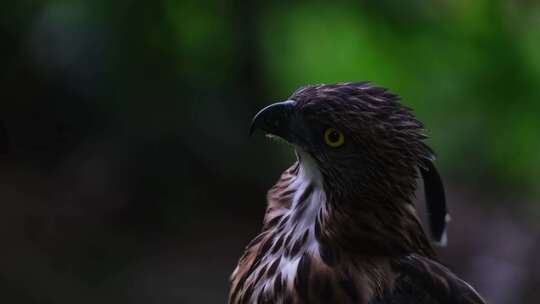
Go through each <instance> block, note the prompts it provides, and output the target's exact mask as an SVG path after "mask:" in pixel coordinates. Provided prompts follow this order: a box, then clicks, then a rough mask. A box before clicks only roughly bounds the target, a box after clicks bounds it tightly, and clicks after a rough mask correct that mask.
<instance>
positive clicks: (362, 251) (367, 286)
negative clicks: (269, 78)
mask: <svg viewBox="0 0 540 304" xmlns="http://www.w3.org/2000/svg"><path fill="white" fill-rule="evenodd" d="M256 129H260V130H262V131H264V132H265V133H266V134H267V135H268V136H270V137H276V138H279V139H282V140H284V141H286V142H288V143H289V144H291V145H292V146H293V147H294V150H295V152H296V156H297V161H296V162H295V163H294V164H293V165H292V166H291V167H290V168H288V169H287V170H285V172H283V174H282V175H281V177H280V178H279V180H278V181H277V183H276V184H275V185H274V186H273V187H272V188H271V189H270V190H269V191H268V194H267V209H266V214H265V216H264V224H263V229H262V232H261V233H260V234H259V235H258V236H257V237H255V238H254V239H253V240H252V241H251V242H250V243H249V244H248V245H247V247H246V249H245V252H244V255H243V256H242V257H241V258H240V261H239V262H238V266H237V267H236V269H235V270H234V272H233V274H232V276H231V289H230V293H229V303H230V304H238V303H284V304H285V303H287V304H288V303H298V304H305V303H344V304H347V303H350V304H390V303H391V304H403V303H411V304H412V303H415V304H427V303H433V304H443V303H448V304H450V303H462V304H472V303H475V304H480V303H485V302H484V300H483V299H482V298H481V296H480V295H479V294H478V293H477V292H476V291H475V290H474V289H473V288H472V287H471V286H470V285H469V284H467V283H466V282H465V281H463V280H461V279H460V278H458V277H457V276H456V275H455V274H453V273H452V272H451V271H450V270H449V269H448V268H446V267H444V266H443V265H441V264H440V263H439V261H438V259H437V257H436V254H435V251H434V249H433V247H432V243H431V241H435V242H439V243H445V242H446V233H445V230H446V222H447V218H448V215H447V212H446V203H445V195H444V188H443V184H442V182H441V179H440V176H439V174H438V173H437V170H436V169H435V166H434V165H433V160H434V153H433V152H432V150H431V149H430V148H429V147H428V146H427V145H426V144H425V143H424V139H426V136H425V135H424V133H423V132H424V128H423V125H422V123H420V122H419V121H418V120H417V119H416V118H415V117H414V115H413V114H412V110H411V109H410V108H407V107H405V106H403V105H402V104H401V103H400V100H399V97H398V96H397V95H395V94H392V93H390V92H389V91H387V90H386V89H384V88H381V87H377V86H374V85H371V84H370V83H369V82H355V83H338V84H330V85H311V86H306V87H303V88H300V89H299V90H297V91H296V92H294V93H293V95H292V96H291V97H290V98H289V99H288V100H287V101H284V102H278V103H274V104H271V105H269V106H267V107H266V108H264V109H262V110H261V111H260V112H259V113H258V114H256V115H255V117H254V118H253V122H252V126H251V132H253V131H254V130H256ZM420 176H421V177H422V178H423V182H424V189H425V195H426V203H427V210H428V213H429V216H428V220H429V224H430V236H431V240H430V238H429V237H428V236H427V235H426V233H425V232H424V230H423V228H422V225H421V223H420V220H419V218H418V215H417V212H416V208H415V205H414V203H413V197H414V192H415V189H416V187H417V180H418V178H419V177H420Z"/></svg>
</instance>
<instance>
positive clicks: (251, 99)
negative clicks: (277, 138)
mask: <svg viewBox="0 0 540 304" xmlns="http://www.w3.org/2000/svg"><path fill="white" fill-rule="evenodd" d="M0 37H1V39H2V47H1V48H0V68H1V70H0V114H1V115H0V122H1V124H0V138H2V145H1V147H2V149H1V150H2V153H1V155H0V164H1V168H2V169H1V170H0V171H2V173H0V179H1V183H0V200H1V201H2V205H3V206H4V207H3V208H4V209H5V210H4V211H3V212H2V215H1V216H0V222H2V226H1V229H0V231H2V232H1V235H0V241H1V242H2V244H3V246H2V247H5V248H6V250H5V255H4V256H2V255H0V263H2V264H1V265H0V266H1V267H0V282H1V283H2V284H0V285H1V286H0V301H1V302H6V301H7V300H9V301H7V302H6V303H8V302H9V303H74V302H76V303H86V302H88V303H95V302H96V301H99V302H102V303H223V302H225V299H226V293H227V288H228V283H227V277H228V275H229V273H230V272H231V271H232V269H233V268H234V266H235V263H236V258H237V257H238V256H239V255H240V254H241V252H242V248H243V246H244V245H245V244H246V243H247V242H248V241H249V239H250V237H252V236H254V235H255V234H256V232H257V231H258V229H259V228H260V227H259V226H260V221H261V219H262V215H263V212H264V193H265V191H266V189H268V188H269V187H270V186H271V185H272V183H273V182H274V181H275V179H276V178H277V176H278V175H279V172H280V171H281V170H283V169H284V168H286V167H287V165H288V164H289V163H290V162H291V161H292V160H293V154H292V153H291V151H290V150H289V148H288V147H285V146H276V145H268V144H267V143H266V141H265V140H264V139H262V138H260V137H254V138H251V139H250V138H248V136H247V131H248V127H249V123H250V119H251V117H252V115H253V114H254V113H255V112H256V111H257V110H258V109H259V108H261V107H262V106H264V105H266V104H268V103H271V102H274V101H280V100H284V99H286V98H287V97H288V96H289V95H290V94H291V93H292V92H293V91H294V90H295V89H296V88H298V87H299V86H302V85H305V84H314V83H333V82H342V81H357V80H370V81H372V82H374V83H376V84H378V85H381V86H384V87H387V88H389V89H390V90H391V91H393V92H395V93H398V94H399V95H400V96H401V97H402V99H403V103H405V104H406V105H408V106H410V107H412V108H413V109H415V113H416V114H417V116H418V117H419V118H420V120H422V121H423V122H424V123H425V125H426V126H427V129H428V131H427V133H428V135H429V136H430V139H429V144H430V145H431V146H432V147H433V148H434V149H435V151H436V152H437V154H438V160H437V165H438V167H439V168H440V171H441V172H442V175H443V177H444V179H445V181H446V184H447V187H448V197H449V204H450V208H451V210H453V211H454V212H453V222H452V226H451V230H450V247H449V248H447V249H442V250H440V252H441V256H442V260H443V261H445V262H446V263H447V264H449V265H450V267H452V268H453V269H455V270H456V272H457V273H458V274H460V275H461V276H463V277H464V278H466V279H467V280H469V281H471V282H472V283H473V285H475V286H477V287H478V289H479V290H480V292H482V293H483V294H485V295H486V297H487V298H488V299H489V300H490V303H536V302H537V300H538V298H540V293H539V291H538V290H537V288H536V286H538V284H540V264H539V263H538V261H536V258H535V257H537V256H538V254H540V225H539V224H538V223H539V219H540V203H539V202H538V200H539V198H540V187H539V182H538V181H539V180H540V135H539V134H540V119H539V118H540V90H539V85H540V3H538V2H537V1H527V0H513V1H500V0H491V1H488V0H477V1H465V0H457V1H446V0H440V1H421V0H412V1H391V0H379V1H333V2H327V1H296V2H293V1H265V2H262V1H261V2H252V1H195V0H193V1H173V0H158V1H142V0H126V1H104V0H97V1H82V0H78V1H77V0H72V1H45V0H43V1H38V0H34V1H30V0H27V1H25V0H21V1H11V2H5V3H3V4H2V6H1V7H0ZM420 197H421V195H419V198H420ZM420 201H421V199H420ZM419 206H420V207H421V206H422V203H419ZM2 297H3V298H5V299H6V300H3V299H2Z"/></svg>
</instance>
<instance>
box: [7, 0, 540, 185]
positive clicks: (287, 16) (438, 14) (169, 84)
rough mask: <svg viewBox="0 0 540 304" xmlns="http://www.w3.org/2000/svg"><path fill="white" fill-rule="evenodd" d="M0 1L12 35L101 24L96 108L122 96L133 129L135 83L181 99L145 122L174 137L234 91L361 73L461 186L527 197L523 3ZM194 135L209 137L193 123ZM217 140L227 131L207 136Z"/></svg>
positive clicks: (531, 6)
mask: <svg viewBox="0 0 540 304" xmlns="http://www.w3.org/2000/svg"><path fill="white" fill-rule="evenodd" d="M9 6H11V9H10V10H6V11H4V12H2V15H3V16H2V22H3V23H4V25H5V26H6V27H7V28H11V30H12V31H15V32H21V31H24V28H21V27H20V25H21V24H23V25H25V26H26V27H27V29H31V28H32V26H33V25H32V24H33V23H32V22H35V20H39V18H42V17H43V16H47V17H48V18H49V19H48V20H49V21H51V20H53V21H54V22H57V23H58V24H59V26H61V27H64V28H65V30H66V32H67V35H73V36H77V35H84V34H85V33H86V32H85V30H84V28H87V29H88V30H89V31H100V32H101V33H102V34H103V36H104V39H105V46H104V47H105V48H106V51H105V52H103V53H100V54H101V55H105V57H106V58H103V60H104V61H105V67H104V68H103V70H102V71H100V75H99V77H102V75H101V73H102V74H103V77H104V78H102V79H97V80H95V81H96V82H98V83H100V84H101V85H103V86H106V87H107V89H108V90H109V91H108V92H107V91H106V90H104V91H103V92H106V93H104V94H105V95H108V96H105V97H107V98H108V99H107V98H106V99H101V100H102V102H103V103H104V104H102V105H101V106H100V108H101V109H102V111H104V112H111V111H112V112H114V111H123V109H124V107H125V105H122V103H130V105H129V107H132V108H136V109H139V110H138V111H137V110H132V111H130V113H129V114H128V116H127V117H128V118H126V116H124V115H120V116H121V117H118V118H119V119H135V120H137V119H140V120H142V121H144V129H145V130H146V131H143V130H140V131H141V132H143V133H144V132H150V133H149V134H151V132H153V131H148V128H149V123H148V121H147V120H148V116H147V115H148V112H146V110H145V107H146V106H147V104H144V103H143V104H139V105H138V104H136V103H134V102H132V100H141V99H142V98H135V99H133V98H131V96H130V94H137V95H139V94H141V91H145V89H144V88H139V90H131V89H132V88H133V87H134V86H136V85H137V84H146V85H147V87H148V88H149V89H148V91H145V92H143V94H146V95H147V97H148V98H149V99H159V98H164V99H165V98H167V97H168V96H182V95H183V96H186V99H185V100H182V102H181V103H179V102H178V100H173V99H170V98H169V102H166V107H168V108H167V111H166V112H167V113H169V114H167V113H165V114H164V113H162V112H160V113H159V115H157V116H156V117H157V118H156V120H155V121H154V122H153V123H150V125H152V124H155V128H157V129H159V130H168V131H163V132H175V131H174V130H176V129H177V128H178V127H179V126H181V124H179V123H177V122H176V115H177V113H178V112H179V111H183V110H184V111H186V116H185V117H183V118H184V119H188V120H189V119H191V120H192V121H190V122H189V123H190V124H191V123H192V124H197V123H200V122H198V119H197V118H194V117H193V113H195V112H197V111H200V110H204V109H206V108H208V107H216V108H217V109H220V111H224V112H222V113H216V114H214V115H215V116H219V115H222V114H223V115H227V114H226V113H227V111H234V110H236V108H237V107H236V108H235V106H234V105H232V106H229V105H227V104H226V103H224V102H226V101H227V102H228V100H231V99H233V98H237V97H239V96H240V98H241V99H242V100H244V101H245V102H252V103H253V104H254V105H251V106H249V107H247V109H249V110H252V109H256V108H257V107H258V106H260V105H263V104H265V103H268V102H270V101H272V100H276V99H284V98H286V96H287V95H288V94H289V93H290V92H292V91H293V90H294V89H295V88H297V87H299V86H301V85H304V84H310V83H330V82H339V81H351V80H371V81H373V82H375V83H377V84H379V85H382V86H385V87H388V88H390V89H391V90H392V91H394V92H397V93H399V94H400V95H401V96H402V98H403V100H404V103H405V104H407V105H409V106H411V107H412V108H414V109H415V110H416V112H417V114H418V116H419V117H420V118H421V120H423V121H424V122H425V123H426V126H427V128H428V134H429V135H430V136H431V137H432V139H431V143H432V145H433V146H434V148H435V149H436V151H437V152H438V154H439V155H440V157H439V159H440V163H441V164H442V165H443V166H444V167H445V171H447V172H450V173H452V174H453V175H454V176H457V177H458V178H459V179H461V180H463V181H464V182H472V183H475V184H479V185H481V184H489V183H490V182H497V183H500V184H507V185H510V187H509V188H510V189H516V190H527V191H528V192H534V193H535V194H539V193H540V192H539V190H538V187H537V181H538V179H539V178H540V140H539V135H538V134H539V132H540V120H539V116H540V92H539V90H538V85H539V83H540V51H539V49H540V4H538V3H537V2H535V1H502V0H495V1H490V0H479V1H474V2H471V1H465V0H460V1H431V2H426V1H420V0H414V1H407V2H401V1H391V0H384V1H360V2H356V1H344V2H336V3H332V4H329V3H327V2H325V1H299V2H281V1H275V2H265V3H251V2H243V1H215V2H209V1H194V0H191V1H173V0H163V1H153V2H142V1H122V2H110V1H104V0H102V1H81V0H79V1H60V0H57V1H17V2H15V3H13V4H10V5H9ZM32 14H34V15H32ZM40 16H41V17H40ZM25 20H26V21H25ZM34 25H35V23H34ZM84 46H85V47H91V45H84ZM245 56H247V57H249V58H248V60H247V61H246V60H245ZM141 58H145V59H144V61H142V62H141V63H140V65H138V64H134V61H137V60H140V59H141ZM242 62H244V63H242ZM246 62H247V63H246ZM246 64H247V65H248V66H247V67H246ZM134 68H135V70H134ZM130 73H131V74H130ZM242 74H245V75H242ZM148 75H152V77H147V76H148ZM127 76H129V77H127ZM243 81H245V85H246V87H241V85H242V82H243ZM153 82H155V83H153ZM111 83H112V85H111ZM152 83H153V84H152ZM156 87H160V88H161V87H165V88H167V90H170V91H168V92H156V91H154V89H155V88H156ZM243 90H245V93H246V94H244V95H243V96H242V94H241V93H238V92H239V91H243ZM253 92H255V94H254V95H255V96H253V99H251V100H249V101H248V100H246V99H247V98H246V95H247V94H248V93H253ZM109 94H113V95H114V94H117V95H116V96H110V95H109ZM188 104H189V105H188ZM219 104H222V105H219ZM220 107H221V108H220ZM175 109H176V110H175ZM162 110H163V109H162ZM249 110H247V111H245V112H243V114H245V115H249V114H250V112H249ZM175 111H177V112H176V113H175ZM172 113H175V115H173V114H172ZM162 114H163V115H162ZM131 115H133V116H131ZM140 115H143V116H140ZM231 116H234V115H231ZM214 118H216V117H214ZM217 119H221V120H223V121H228V120H227V118H225V119H223V117H221V118H217ZM229 119H232V120H234V119H233V118H229ZM150 120H152V119H151V118H150ZM238 128H240V126H238ZM151 130H152V129H151ZM232 130H235V131H236V129H227V131H228V132H230V131H232ZM198 131H199V132H203V133H204V132H206V135H208V136H211V135H209V134H210V133H211V132H209V130H207V129H206V127H205V126H201V127H200V129H199V130H198ZM150 136H151V135H150ZM225 136H227V137H229V138H231V137H234V136H236V134H228V135H227V134H219V135H217V137H219V138H223V137H225ZM221 143H222V144H227V143H226V142H225V141H223V142H221Z"/></svg>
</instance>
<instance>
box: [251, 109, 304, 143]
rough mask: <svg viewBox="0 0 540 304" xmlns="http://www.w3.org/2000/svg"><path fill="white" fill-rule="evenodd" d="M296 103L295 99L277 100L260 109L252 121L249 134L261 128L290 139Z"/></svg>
mask: <svg viewBox="0 0 540 304" xmlns="http://www.w3.org/2000/svg"><path fill="white" fill-rule="evenodd" d="M294 103H295V102H294V101H293V100H287V101H283V102H277V103H274V104H271V105H269V106H267V107H265V108H264V109H262V110H260V111H259V113H257V114H255V116H254V117H253V120H252V121H251V128H250V129H249V135H251V134H253V132H255V130H257V129H260V130H263V131H264V132H266V133H268V134H272V135H277V136H279V137H281V138H283V139H288V135H289V134H290V123H291V117H292V116H293V109H294Z"/></svg>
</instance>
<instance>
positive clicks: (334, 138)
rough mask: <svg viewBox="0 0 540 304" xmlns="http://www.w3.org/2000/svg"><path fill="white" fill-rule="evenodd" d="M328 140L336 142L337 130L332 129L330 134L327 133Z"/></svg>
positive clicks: (337, 139)
mask: <svg viewBox="0 0 540 304" xmlns="http://www.w3.org/2000/svg"><path fill="white" fill-rule="evenodd" d="M328 140H329V141H330V142H333V143H335V142H338V141H339V133H338V132H337V131H332V132H330V134H328Z"/></svg>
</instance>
